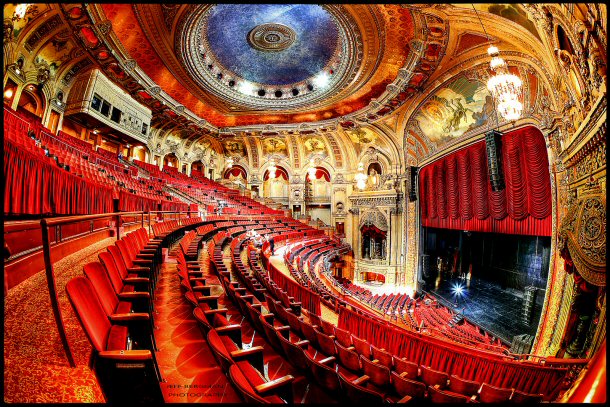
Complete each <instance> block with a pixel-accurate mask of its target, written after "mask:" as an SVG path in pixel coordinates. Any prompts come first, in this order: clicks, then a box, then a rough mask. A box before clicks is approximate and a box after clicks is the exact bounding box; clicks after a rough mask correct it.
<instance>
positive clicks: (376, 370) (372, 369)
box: [360, 356, 390, 388]
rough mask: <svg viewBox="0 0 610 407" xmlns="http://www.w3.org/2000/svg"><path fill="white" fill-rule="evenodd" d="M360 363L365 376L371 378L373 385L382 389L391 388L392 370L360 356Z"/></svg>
mask: <svg viewBox="0 0 610 407" xmlns="http://www.w3.org/2000/svg"><path fill="white" fill-rule="evenodd" d="M360 361H361V362H362V369H363V370H364V374H365V375H367V376H368V377H369V379H370V382H371V383H372V384H374V385H375V386H377V387H381V388H386V387H389V386H390V369H388V368H387V367H386V366H384V365H382V364H379V363H377V362H376V361H370V360H368V359H366V358H365V357H364V356H360Z"/></svg>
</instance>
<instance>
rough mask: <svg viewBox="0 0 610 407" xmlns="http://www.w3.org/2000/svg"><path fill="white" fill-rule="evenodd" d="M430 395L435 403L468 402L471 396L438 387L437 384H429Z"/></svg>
mask: <svg viewBox="0 0 610 407" xmlns="http://www.w3.org/2000/svg"><path fill="white" fill-rule="evenodd" d="M428 397H429V398H430V401H431V402H433V403H441V404H445V403H468V402H469V401H470V398H468V397H466V396H462V395H461V394H457V393H450V392H446V391H443V390H441V389H438V388H436V386H428Z"/></svg>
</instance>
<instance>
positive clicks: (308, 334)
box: [301, 320, 319, 348]
mask: <svg viewBox="0 0 610 407" xmlns="http://www.w3.org/2000/svg"><path fill="white" fill-rule="evenodd" d="M316 326H317V325H316ZM316 326H314V325H311V324H310V323H309V322H306V321H304V320H301V332H302V333H303V337H304V338H305V339H307V340H308V341H309V343H310V344H311V345H312V346H314V347H315V348H319V344H318V336H317V335H316V328H315V327H316Z"/></svg>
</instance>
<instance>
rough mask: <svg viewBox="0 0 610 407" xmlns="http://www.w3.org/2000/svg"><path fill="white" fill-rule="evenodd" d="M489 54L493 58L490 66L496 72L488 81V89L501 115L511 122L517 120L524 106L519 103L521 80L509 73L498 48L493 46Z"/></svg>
mask: <svg viewBox="0 0 610 407" xmlns="http://www.w3.org/2000/svg"><path fill="white" fill-rule="evenodd" d="M487 53H488V54H489V56H490V57H491V62H490V63H489V66H490V68H491V70H492V71H493V72H494V75H492V77H491V78H489V80H488V81H487V89H488V90H489V92H491V94H492V96H493V97H494V99H495V100H496V102H497V104H496V107H497V109H498V112H499V113H500V115H501V116H502V117H503V118H504V119H506V120H509V121H513V120H517V119H519V118H520V117H521V113H522V112H523V105H522V104H521V102H520V101H519V98H520V96H521V85H522V82H521V79H520V78H519V77H518V76H517V75H513V74H511V73H510V72H509V70H508V67H507V65H506V62H505V61H504V59H502V58H501V57H500V56H499V51H498V48H497V47H495V46H493V45H492V46H491V47H489V48H488V49H487Z"/></svg>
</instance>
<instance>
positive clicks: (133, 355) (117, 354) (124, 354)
mask: <svg viewBox="0 0 610 407" xmlns="http://www.w3.org/2000/svg"><path fill="white" fill-rule="evenodd" d="M98 356H99V357H101V358H104V359H114V360H124V361H140V360H151V359H152V353H151V352H150V351H149V350H144V349H138V350H103V351H101V352H100V353H98Z"/></svg>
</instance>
